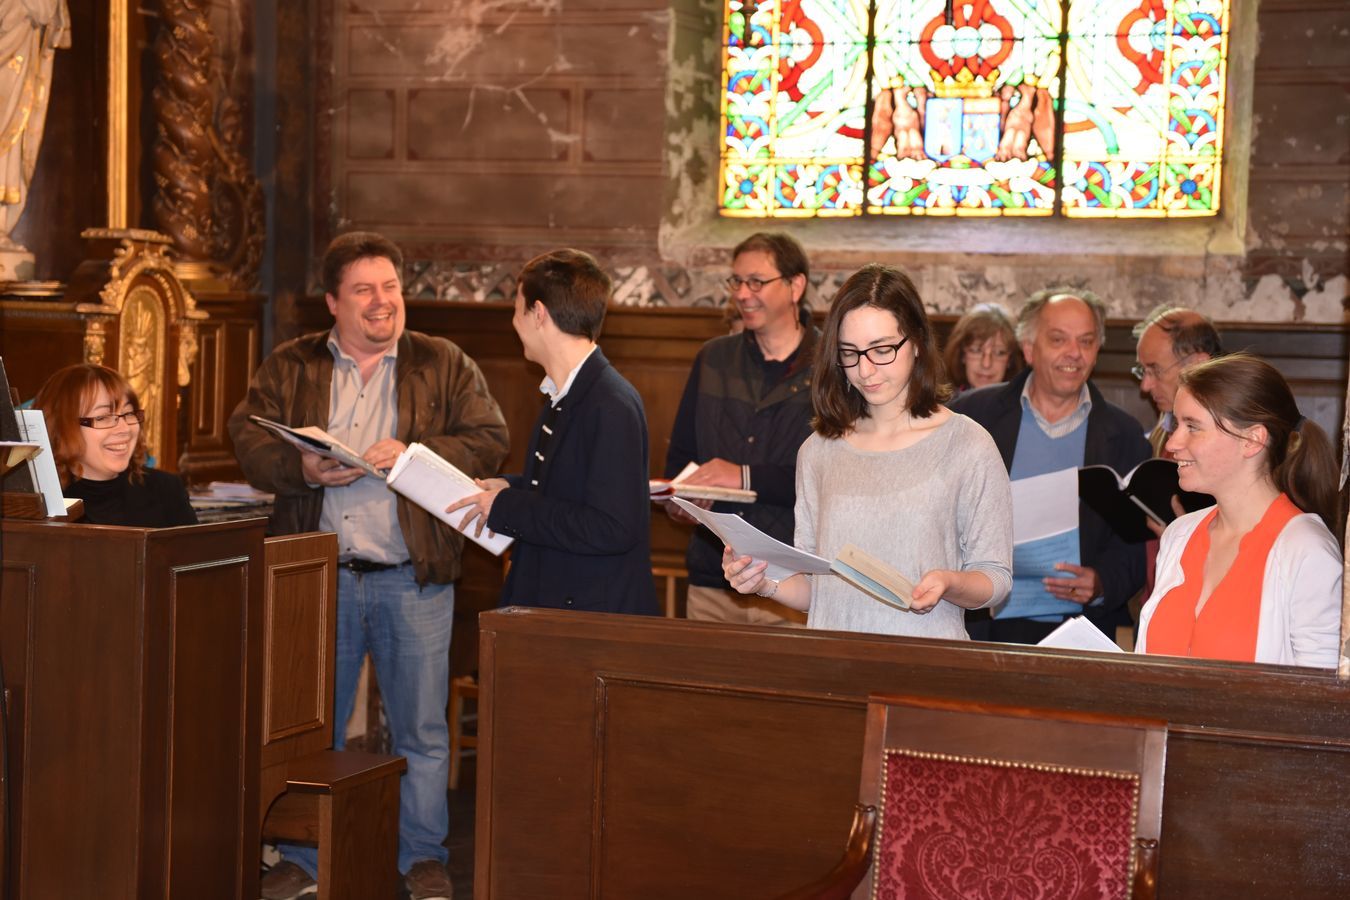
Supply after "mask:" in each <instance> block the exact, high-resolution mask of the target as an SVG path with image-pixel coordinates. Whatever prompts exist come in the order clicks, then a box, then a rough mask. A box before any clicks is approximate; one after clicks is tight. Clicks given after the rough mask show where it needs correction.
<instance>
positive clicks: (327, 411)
mask: <svg viewBox="0 0 1350 900" xmlns="http://www.w3.org/2000/svg"><path fill="white" fill-rule="evenodd" d="M402 267H403V254H402V252H401V251H400V250H399V249H398V247H397V246H395V245H394V244H393V243H392V242H391V241H389V240H388V239H386V238H385V237H383V236H381V235H378V234H374V233H371V232H359V231H357V232H351V233H348V234H344V235H340V236H339V237H337V238H335V239H334V240H333V242H332V244H330V245H329V247H328V251H327V252H326V253H325V254H324V259H323V267H322V273H323V286H324V291H325V295H326V296H325V299H326V300H327V302H328V311H329V312H330V313H332V315H333V327H332V328H331V329H329V330H328V331H320V332H315V333H314V334H308V335H305V336H303V337H299V338H296V339H295V340H293V341H289V342H287V343H285V344H282V345H281V346H279V347H277V348H276V349H275V350H274V351H273V352H272V354H271V356H269V357H268V358H267V359H265V360H263V363H262V365H261V366H260V367H259V368H258V371H257V372H255V373H254V374H253V378H252V380H251V381H250V383H249V388H248V394H247V395H246V396H245V397H244V399H243V400H242V401H241V402H240V403H239V406H238V407H237V408H236V409H235V411H234V414H233V415H231V416H230V437H231V438H232V439H233V440H234V448H235V453H236V455H237V456H238V458H239V465H240V467H241V468H242V469H243V470H244V475H245V477H246V478H248V480H249V483H250V484H252V485H253V486H254V487H257V488H260V489H262V490H265V491H271V492H273V493H274V494H276V502H275V512H274V514H273V516H272V527H273V530H274V531H275V532H276V533H278V534H294V533H298V532H304V531H333V532H336V533H337V537H338V583H337V594H338V596H337V653H336V661H335V670H336V671H335V678H334V682H335V686H334V694H335V695H336V699H335V702H334V704H333V724H334V735H333V747H334V749H337V750H341V749H342V748H343V746H344V744H345V739H346V733H347V718H348V717H349V716H350V715H351V712H352V706H353V703H354V701H355V698H356V683H357V677H358V675H359V674H360V671H361V663H362V661H363V660H364V658H365V656H366V654H367V652H369V654H370V658H371V662H372V663H373V664H374V669H375V677H376V680H377V681H378V682H379V685H380V693H381V696H382V698H383V700H384V708H385V712H386V714H387V717H388V723H389V734H390V739H391V742H392V744H393V750H394V752H395V753H396V754H398V755H399V756H402V757H405V758H406V759H407V760H408V771H407V774H406V775H404V777H403V778H402V780H401V784H400V787H399V815H398V830H399V841H398V866H399V871H400V872H402V873H404V886H405V887H406V888H407V890H408V894H409V896H410V897H411V898H412V900H434V898H445V900H449V898H450V896H451V894H452V893H453V888H452V886H451V884H450V876H449V874H448V873H447V872H446V869H445V863H446V862H447V860H448V858H449V854H448V852H447V851H446V849H445V838H446V833H447V831H448V829H449V825H450V810H449V806H448V804H447V798H446V792H445V786H446V780H447V778H448V777H449V773H450V733H449V729H448V726H447V722H446V705H447V703H448V702H449V694H450V632H451V626H452V624H453V621H454V609H455V585H454V582H455V579H457V578H458V577H459V572H460V551H461V549H462V548H463V546H464V537H463V536H462V535H461V534H459V533H458V532H456V531H455V530H454V529H452V528H450V526H448V525H445V524H443V523H442V522H440V521H439V520H438V519H436V518H435V517H433V516H432V515H431V513H429V512H427V511H426V510H424V509H422V508H421V507H419V506H417V505H416V504H414V503H412V502H411V501H409V500H408V499H407V498H404V497H401V496H399V495H397V494H395V493H394V492H393V491H391V490H389V488H388V487H387V486H386V485H385V483H384V480H383V479H382V478H377V477H374V476H371V475H367V474H366V472H365V471H364V470H363V469H359V468H354V467H347V466H344V465H343V464H342V463H340V462H338V461H337V460H334V459H327V458H325V457H321V456H318V455H316V454H313V453H302V452H301V451H299V450H296V449H295V448H294V447H292V446H291V445H290V444H288V443H286V442H285V441H282V440H281V439H279V438H276V437H273V436H272V435H271V434H270V433H269V432H267V431H265V430H264V429H262V428H260V427H259V426H257V425H256V424H254V423H253V422H252V421H250V419H249V415H250V414H253V415H258V416H262V417H264V418H268V419H272V420H274V421H277V422H281V423H282V424H285V425H290V426H292V427H295V428H300V427H303V426H307V425H317V426H319V427H320V428H323V429H324V430H325V431H327V432H328V433H329V434H331V435H333V436H334V437H335V438H337V439H338V440H340V441H342V442H343V443H344V444H346V445H348V446H350V447H353V448H355V449H356V450H358V451H360V452H361V454H362V458H363V459H365V461H366V462H368V463H370V464H371V465H372V466H374V467H375V468H376V469H388V468H390V467H391V466H392V465H393V464H394V462H395V460H397V459H398V457H399V455H400V454H401V453H402V452H403V450H405V449H407V446H408V445H409V444H411V443H413V442H418V443H421V444H423V445H424V446H426V447H427V448H428V449H430V450H431V451H433V452H434V453H437V454H439V455H440V456H442V457H444V458H445V459H446V460H448V461H450V462H451V463H453V464H454V465H456V466H458V467H459V468H460V470H461V471H463V472H466V473H468V474H469V475H471V476H474V477H486V476H488V475H492V474H494V473H495V472H496V471H497V467H498V466H499V465H500V464H501V462H502V459H503V458H504V457H505V456H506V447H507V434H506V422H505V420H504V419H503V418H502V412H501V409H500V408H499V407H498V406H497V401H496V400H494V399H493V398H492V395H491V394H490V393H489V392H488V386H487V380H486V379H485V378H484V377H483V373H482V372H481V371H480V370H479V368H478V366H477V365H476V364H475V363H474V361H473V360H472V359H470V358H469V356H468V355H467V354H466V353H464V351H463V350H461V349H460V348H459V347H457V346H456V345H454V344H452V343H451V342H450V341H448V340H446V339H445V338H441V337H432V336H431V335H426V334H421V333H419V332H416V331H409V330H407V329H405V328H404V323H405V320H406V311H405V308H404V303H403V282H402V278H401V275H400V271H401V269H402ZM341 849H342V848H340V847H330V848H329V850H332V851H334V852H341ZM347 849H348V850H351V848H347ZM355 852H360V851H359V849H357V850H356V851H355ZM282 860H283V861H282V862H280V863H278V864H277V865H276V866H274V867H273V868H272V870H271V871H270V872H268V873H267V874H266V875H265V876H263V879H262V885H261V888H262V890H261V893H262V897H263V900H292V898H294V897H298V896H300V895H301V894H306V893H309V892H311V891H313V890H314V889H315V881H314V877H315V873H316V871H317V869H318V854H317V852H316V851H315V849H314V848H313V847H303V846H293V845H287V846H285V847H283V848H282Z"/></svg>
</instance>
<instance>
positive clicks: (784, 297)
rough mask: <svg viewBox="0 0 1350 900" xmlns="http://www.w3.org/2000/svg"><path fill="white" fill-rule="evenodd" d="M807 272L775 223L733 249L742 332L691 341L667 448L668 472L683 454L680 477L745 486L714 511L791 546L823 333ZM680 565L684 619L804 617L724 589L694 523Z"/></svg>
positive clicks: (798, 621)
mask: <svg viewBox="0 0 1350 900" xmlns="http://www.w3.org/2000/svg"><path fill="white" fill-rule="evenodd" d="M808 273H809V269H808V264H807V261H806V253H805V252H804V251H803V250H802V247H801V245H800V244H798V243H797V241H796V240H795V239H794V238H793V237H792V236H791V235H788V234H784V233H782V232H759V233H756V234H752V235H750V237H748V238H746V239H745V240H743V241H741V243H740V244H738V245H737V246H736V248H735V249H734V250H733V251H732V262H731V275H730V277H728V278H727V287H728V289H729V290H730V292H731V302H732V303H734V304H735V305H736V308H737V309H738V310H739V312H740V317H741V321H742V323H743V324H744V330H743V331H741V332H740V333H738V334H729V335H724V336H722V337H717V338H713V339H712V340H711V341H708V343H706V344H704V345H703V347H702V349H700V350H699V352H698V356H697V357H696V358H695V360H694V366H693V370H692V371H691V372H690V374H689V380H688V382H687V383H686V384H685V389H684V394H683V396H682V397H681V398H680V408H679V411H678V412H677V413H676V416H675V426H674V428H673V429H672V431H671V435H670V448H669V450H668V452H667V454H666V468H665V476H666V477H667V478H674V477H675V476H676V475H678V474H679V473H680V472H681V471H682V470H683V469H684V468H685V467H686V466H687V465H688V464H689V463H691V462H692V463H695V464H697V465H698V468H697V470H695V471H694V472H693V474H692V475H690V476H689V477H688V478H687V479H685V483H687V484H691V485H708V486H715V487H730V488H745V489H749V490H753V491H754V492H755V493H756V500H755V502H754V503H751V504H743V503H718V504H716V506H715V508H716V509H717V511H719V512H733V513H736V514H738V515H741V516H743V517H744V518H745V520H746V521H747V522H749V523H750V524H752V525H754V526H755V527H756V528H758V529H760V530H761V531H764V532H766V533H768V534H770V535H772V536H773V537H775V538H777V539H778V540H780V541H783V542H784V543H788V544H791V543H792V533H793V518H792V508H793V506H794V504H795V503H796V500H797V491H796V473H797V449H798V448H799V447H800V446H801V445H802V441H804V440H806V438H807V437H808V436H809V435H810V434H811V362H812V357H814V355H815V349H816V343H817V341H818V340H819V338H820V330H819V329H818V328H816V327H815V326H814V325H813V324H812V323H811V313H810V311H809V310H808V309H807V308H806V307H805V305H804V304H803V303H802V298H803V297H804V296H805V294H806V285H807V276H808ZM703 505H709V506H710V505H711V504H707V503H706V502H705V503H704V504H703ZM665 507H666V512H667V514H669V515H670V517H671V518H672V519H675V520H676V521H677V522H685V523H692V522H693V520H692V519H691V518H690V517H689V516H687V515H686V514H685V513H684V512H683V511H681V510H680V509H679V508H678V507H677V506H675V504H673V503H666V504H665ZM686 563H687V566H688V570H689V593H688V597H687V599H688V606H687V611H686V615H687V617H688V618H690V619H702V620H706V621H717V622H732V623H737V624H759V625H803V624H805V622H806V615H805V614H804V613H801V612H798V611H797V610H792V609H788V608H787V607H785V606H783V605H782V604H779V603H775V602H774V601H772V600H768V599H766V598H763V597H758V596H754V595H750V596H746V595H742V594H738V593H736V592H735V591H734V590H732V589H731V586H730V585H729V584H727V581H726V579H725V578H724V577H723V575H722V543H721V541H719V540H718V539H717V538H716V537H715V536H714V535H713V534H712V533H711V532H709V531H708V530H707V529H706V528H698V527H696V528H695V529H694V533H693V535H692V537H691V538H690V541H689V551H688V554H687V556H686Z"/></svg>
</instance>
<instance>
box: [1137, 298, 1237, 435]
mask: <svg viewBox="0 0 1350 900" xmlns="http://www.w3.org/2000/svg"><path fill="white" fill-rule="evenodd" d="M1134 336H1135V339H1136V340H1137V341H1138V345H1137V346H1136V349H1135V356H1136V357H1137V358H1138V362H1137V363H1136V364H1135V365H1134V367H1133V368H1132V369H1130V371H1131V372H1133V373H1134V377H1135V378H1137V379H1139V382H1140V384H1139V387H1140V390H1142V391H1143V392H1144V393H1145V394H1148V396H1149V399H1150V400H1152V401H1153V406H1154V407H1155V408H1156V409H1157V410H1158V424H1157V425H1156V426H1154V428H1153V431H1152V432H1150V433H1149V436H1148V442H1149V445H1150V446H1152V448H1153V455H1154V456H1165V455H1166V454H1165V452H1164V451H1163V445H1164V444H1166V443H1167V439H1168V437H1170V436H1171V434H1172V432H1173V431H1174V430H1175V429H1176V422H1175V420H1174V419H1173V418H1172V404H1173V402H1174V401H1175V400H1176V396H1177V386H1178V384H1179V382H1180V378H1181V370H1182V369H1184V368H1185V367H1186V366H1193V365H1195V364H1196V363H1202V362H1204V361H1205V360H1207V359H1214V358H1215V357H1218V356H1222V355H1223V344H1222V342H1221V341H1220V340H1219V332H1218V330H1217V329H1216V328H1215V327H1214V323H1213V322H1211V321H1210V320H1209V319H1207V318H1205V317H1204V316H1202V315H1201V314H1200V313H1198V312H1195V311H1194V310H1190V309H1182V308H1181V307H1176V306H1167V305H1163V306H1159V307H1157V308H1156V309H1154V310H1153V311H1152V312H1151V313H1149V314H1148V316H1147V317H1146V318H1145V319H1144V321H1142V322H1140V323H1139V324H1138V325H1136V326H1134Z"/></svg>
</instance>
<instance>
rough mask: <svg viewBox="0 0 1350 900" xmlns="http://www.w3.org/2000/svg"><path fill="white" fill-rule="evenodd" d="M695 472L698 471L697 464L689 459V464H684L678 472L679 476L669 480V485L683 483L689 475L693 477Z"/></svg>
mask: <svg viewBox="0 0 1350 900" xmlns="http://www.w3.org/2000/svg"><path fill="white" fill-rule="evenodd" d="M697 471H698V463H696V462H694V461H693V460H692V459H691V460H690V461H689V462H687V463H686V464H685V466H684V468H683V469H681V470H680V474H678V475H676V476H675V477H674V478H672V479H670V483H671V484H675V483H676V482H680V481H684V480H685V479H686V478H688V477H689V476H690V475H693V474H694V473H695V472H697Z"/></svg>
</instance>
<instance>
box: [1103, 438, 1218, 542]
mask: <svg viewBox="0 0 1350 900" xmlns="http://www.w3.org/2000/svg"><path fill="white" fill-rule="evenodd" d="M1078 496H1079V498H1081V499H1082V501H1083V502H1084V503H1086V504H1087V505H1088V507H1089V508H1090V509H1092V510H1093V511H1094V512H1096V513H1097V514H1098V515H1099V516H1101V517H1102V518H1103V519H1105V520H1106V521H1107V522H1109V523H1111V527H1112V528H1114V529H1115V530H1116V533H1117V534H1119V535H1120V536H1121V537H1122V538H1123V539H1124V540H1126V541H1128V542H1130V543H1141V542H1143V541H1147V540H1149V539H1150V538H1152V537H1153V532H1152V531H1150V530H1149V528H1148V519H1152V520H1153V521H1155V522H1157V523H1158V524H1159V525H1163V526H1166V525H1169V524H1171V522H1172V520H1173V519H1175V518H1176V513H1174V512H1173V511H1172V498H1173V497H1177V498H1178V499H1179V500H1180V501H1181V506H1182V508H1183V509H1185V510H1186V511H1187V512H1193V511H1195V510H1197V509H1204V508H1205V507H1206V506H1210V505H1212V504H1213V503H1214V500H1213V498H1211V497H1209V496H1208V495H1206V494H1195V493H1192V492H1190V491H1183V490H1182V489H1181V487H1180V485H1179V484H1178V482H1177V464H1176V462H1175V461H1173V460H1170V459H1160V458H1157V457H1154V458H1152V459H1146V460H1144V461H1143V462H1141V463H1140V464H1139V465H1137V466H1135V467H1134V468H1133V469H1131V470H1130V471H1129V472H1127V473H1125V475H1123V476H1122V475H1120V474H1119V473H1118V472H1116V470H1115V469H1113V468H1111V467H1110V466H1107V465H1095V466H1084V467H1083V468H1081V469H1079V470H1078Z"/></svg>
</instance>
